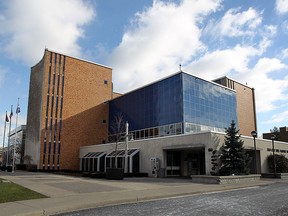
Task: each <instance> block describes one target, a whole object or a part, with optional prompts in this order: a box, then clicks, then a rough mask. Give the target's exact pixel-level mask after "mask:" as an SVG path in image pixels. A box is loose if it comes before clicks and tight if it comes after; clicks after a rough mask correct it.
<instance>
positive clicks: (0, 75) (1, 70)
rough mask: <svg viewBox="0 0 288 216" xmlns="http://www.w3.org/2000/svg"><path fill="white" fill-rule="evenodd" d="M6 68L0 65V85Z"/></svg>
mask: <svg viewBox="0 0 288 216" xmlns="http://www.w3.org/2000/svg"><path fill="white" fill-rule="evenodd" d="M6 73H7V70H6V69H5V68H3V67H2V66H1V65H0V85H2V84H3V82H4V78H5V74H6Z"/></svg>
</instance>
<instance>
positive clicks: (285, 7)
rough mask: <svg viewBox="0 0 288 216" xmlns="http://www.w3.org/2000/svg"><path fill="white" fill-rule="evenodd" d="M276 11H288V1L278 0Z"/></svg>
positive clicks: (281, 12) (282, 12)
mask: <svg viewBox="0 0 288 216" xmlns="http://www.w3.org/2000/svg"><path fill="white" fill-rule="evenodd" d="M276 11H277V12H278V13H279V14H285V13H287V12H288V1H287V0H276Z"/></svg>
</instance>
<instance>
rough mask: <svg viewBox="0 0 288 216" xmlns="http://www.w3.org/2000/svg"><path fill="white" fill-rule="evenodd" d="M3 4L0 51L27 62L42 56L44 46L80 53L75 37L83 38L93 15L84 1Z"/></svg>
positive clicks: (32, 61)
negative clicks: (85, 27)
mask: <svg viewBox="0 0 288 216" xmlns="http://www.w3.org/2000/svg"><path fill="white" fill-rule="evenodd" d="M3 5H4V12H3V14H2V15H1V18H0V26H1V28H0V36H1V41H5V45H2V46H3V47H1V50H2V51H3V52H5V53H7V54H8V55H9V56H10V57H11V58H13V59H18V60H21V61H23V62H24V63H26V64H29V65H31V64H35V63H36V62H37V61H38V60H39V58H41V57H42V55H43V52H44V48H45V46H46V47H47V48H50V49H53V50H57V51H59V52H63V53H66V54H70V55H75V56H79V55H81V48H80V46H79V45H78V40H79V38H81V37H84V26H85V25H86V24H88V23H89V22H90V21H91V20H92V19H93V18H94V16H95V11H94V10H93V8H92V7H91V5H89V3H88V2H87V1H84V0H61V1H57V0H42V1H37V0H27V1H25V3H24V4H23V2H22V1H21V0H11V1H6V2H5V3H3ZM1 41H0V42H1ZM0 44H1V43H0Z"/></svg>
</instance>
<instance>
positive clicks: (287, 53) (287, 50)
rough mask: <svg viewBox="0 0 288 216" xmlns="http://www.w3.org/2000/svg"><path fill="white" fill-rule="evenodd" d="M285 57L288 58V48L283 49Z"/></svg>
mask: <svg viewBox="0 0 288 216" xmlns="http://www.w3.org/2000/svg"><path fill="white" fill-rule="evenodd" d="M282 55H283V58H288V49H285V50H283V51H282Z"/></svg>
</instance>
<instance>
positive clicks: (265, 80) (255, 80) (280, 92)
mask: <svg viewBox="0 0 288 216" xmlns="http://www.w3.org/2000/svg"><path fill="white" fill-rule="evenodd" d="M286 69H287V65H285V64H283V63H282V62H281V61H280V60H279V59H277V58H266V57H262V58H260V59H259V60H258V61H257V63H256V64H255V65H254V67H253V68H251V69H250V70H248V71H246V72H245V73H243V74H238V75H236V76H235V78H236V80H239V81H242V82H243V83H245V82H248V83H249V85H250V86H252V87H253V88H255V94H256V106H257V112H259V113H260V112H268V111H271V110H275V109H277V106H276V105H275V102H279V101H285V100H287V99H288V97H287V93H285V92H287V90H288V79H287V78H288V77H286V78H276V77H274V78H272V76H271V75H275V74H276V73H277V72H279V71H281V70H286Z"/></svg>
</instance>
